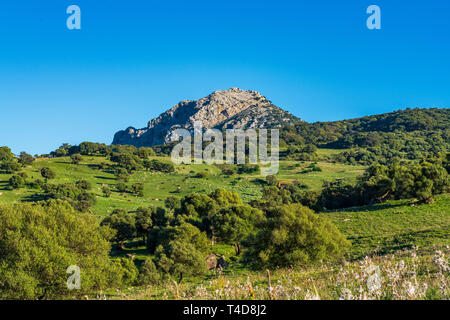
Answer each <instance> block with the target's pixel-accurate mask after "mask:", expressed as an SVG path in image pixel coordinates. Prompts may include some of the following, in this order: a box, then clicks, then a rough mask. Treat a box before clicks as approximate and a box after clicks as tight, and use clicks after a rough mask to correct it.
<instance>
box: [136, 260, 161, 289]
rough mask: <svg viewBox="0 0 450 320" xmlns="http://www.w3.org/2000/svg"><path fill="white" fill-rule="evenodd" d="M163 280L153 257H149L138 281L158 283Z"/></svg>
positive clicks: (144, 283) (141, 282) (147, 283)
mask: <svg viewBox="0 0 450 320" xmlns="http://www.w3.org/2000/svg"><path fill="white" fill-rule="evenodd" d="M160 280H161V274H160V272H159V271H158V269H157V268H156V265H155V263H154V262H153V259H152V258H147V259H145V261H144V264H143V265H142V267H141V270H140V271H139V277H138V282H139V284H140V285H143V286H145V285H151V284H158V283H159V282H160Z"/></svg>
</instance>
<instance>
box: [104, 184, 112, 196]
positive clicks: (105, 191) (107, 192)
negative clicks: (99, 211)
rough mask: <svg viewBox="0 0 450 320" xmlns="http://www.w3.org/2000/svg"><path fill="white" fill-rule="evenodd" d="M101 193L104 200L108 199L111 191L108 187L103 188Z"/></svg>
mask: <svg viewBox="0 0 450 320" xmlns="http://www.w3.org/2000/svg"><path fill="white" fill-rule="evenodd" d="M102 192H103V195H104V196H105V197H106V198H109V197H110V196H111V189H110V188H109V186H103V187H102Z"/></svg>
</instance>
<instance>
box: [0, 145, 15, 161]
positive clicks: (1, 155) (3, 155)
mask: <svg viewBox="0 0 450 320" xmlns="http://www.w3.org/2000/svg"><path fill="white" fill-rule="evenodd" d="M13 159H14V154H13V153H12V152H11V149H10V148H8V147H0V162H1V161H10V160H13Z"/></svg>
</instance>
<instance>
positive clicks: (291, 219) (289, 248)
mask: <svg viewBox="0 0 450 320" xmlns="http://www.w3.org/2000/svg"><path fill="white" fill-rule="evenodd" d="M266 216H267V220H266V221H265V222H263V223H261V224H260V231H258V233H257V234H256V235H255V236H250V237H249V238H248V239H247V241H246V245H247V246H248V247H249V248H248V250H247V251H246V252H245V261H246V262H247V263H248V264H249V265H250V266H251V267H253V268H256V269H261V268H277V267H291V266H294V267H304V266H308V265H313V264H317V263H319V262H331V261H335V260H337V259H339V258H341V257H342V256H343V254H344V253H345V252H346V250H347V249H348V248H349V246H350V242H349V241H347V240H346V239H345V237H344V236H343V235H342V234H341V233H340V232H339V231H338V229H337V228H336V227H335V226H334V225H333V224H331V223H330V222H329V221H328V220H326V219H325V218H324V217H323V216H318V215H316V214H314V212H313V211H312V210H311V209H309V208H307V207H304V206H302V205H299V204H290V205H284V206H280V207H275V208H272V209H269V210H268V211H267V213H266Z"/></svg>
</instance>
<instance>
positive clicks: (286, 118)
mask: <svg viewBox="0 0 450 320" xmlns="http://www.w3.org/2000/svg"><path fill="white" fill-rule="evenodd" d="M194 121H200V122H202V124H203V127H204V128H205V129H207V128H217V129H238V128H239V129H247V128H260V129H264V128H277V127H280V126H282V125H286V124H293V123H295V122H296V121H300V119H298V118H296V117H295V116H293V115H292V114H290V113H289V112H287V111H284V110H282V109H280V108H278V107H276V106H274V105H273V104H272V103H271V102H270V101H269V100H267V99H266V98H265V97H264V96H262V95H261V94H260V93H258V92H256V91H245V90H241V89H238V88H231V89H228V90H224V91H215V92H213V93H212V94H210V95H209V96H207V97H204V98H202V99H199V100H195V101H192V100H185V101H181V102H180V103H178V104H177V105H175V106H173V107H172V108H171V109H169V110H168V111H166V112H164V113H162V114H161V115H160V116H159V117H157V118H155V119H153V120H150V121H149V123H148V126H147V127H146V128H143V129H136V128H133V127H129V128H127V129H126V130H122V131H119V132H117V133H116V134H115V136H114V141H113V144H115V145H117V144H119V145H134V146H136V147H143V146H146V147H151V146H155V145H161V144H166V143H169V142H172V141H174V140H177V139H178V137H177V136H175V135H173V131H174V130H175V129H179V128H184V129H188V130H190V131H192V130H193V124H194Z"/></svg>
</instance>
